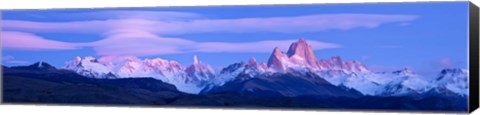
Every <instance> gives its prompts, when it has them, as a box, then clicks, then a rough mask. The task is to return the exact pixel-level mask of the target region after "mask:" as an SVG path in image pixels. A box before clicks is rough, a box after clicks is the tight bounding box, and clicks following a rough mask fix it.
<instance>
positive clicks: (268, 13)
mask: <svg viewBox="0 0 480 115" xmlns="http://www.w3.org/2000/svg"><path fill="white" fill-rule="evenodd" d="M467 20H468V2H443V3H442V2H437V3H383V4H318V5H270V6H268V5H267V6H213V7H164V8H115V9H55V10H12V11H3V12H2V28H1V29H2V33H4V34H2V51H3V52H2V53H3V54H2V57H3V59H2V64H3V65H7V66H15V65H26V64H30V63H34V62H36V61H39V60H43V61H47V62H49V63H51V64H53V65H54V66H57V67H62V66H63V65H64V63H65V62H66V61H68V60H72V59H74V57H75V56H95V57H101V56H106V55H134V56H138V57H140V58H154V57H160V58H164V59H169V60H176V61H178V62H180V63H181V64H184V65H188V64H191V63H192V61H193V60H192V57H193V55H197V56H198V57H199V59H200V60H201V61H202V62H204V63H208V64H210V65H212V66H214V67H216V68H221V67H225V66H227V65H229V64H232V63H234V62H239V61H247V60H248V59H249V58H250V57H255V58H257V60H258V61H267V59H268V57H269V56H270V53H271V51H273V48H272V47H275V46H278V47H281V48H282V50H283V51H285V52H286V48H287V47H288V44H289V43H291V42H293V41H295V40H297V39H299V38H305V39H307V42H309V43H311V44H312V46H313V47H314V49H315V54H316V56H317V57H318V58H320V59H325V58H330V57H332V56H341V57H342V58H344V59H345V60H358V61H361V62H362V63H364V64H365V65H366V66H367V67H369V68H371V69H373V70H374V71H391V70H395V69H401V68H403V67H409V68H412V69H414V71H416V72H418V73H435V72H438V71H440V69H441V68H450V67H456V68H467V64H468V62H467V42H468V38H467V37H468V35H467V31H468V21H467ZM19 38H24V39H19ZM137 38H141V39H137ZM267 41H268V42H267ZM27 42H30V43H27ZM266 43H268V45H265V44H266ZM125 44H129V45H125ZM191 44H196V45H194V46H193V45H191ZM198 44H199V45H198ZM279 45H281V46H279ZM215 46H229V47H227V48H224V47H215ZM230 46H231V47H230ZM242 46H243V47H242ZM249 47H250V49H249ZM252 48H253V49H259V50H252Z"/></svg>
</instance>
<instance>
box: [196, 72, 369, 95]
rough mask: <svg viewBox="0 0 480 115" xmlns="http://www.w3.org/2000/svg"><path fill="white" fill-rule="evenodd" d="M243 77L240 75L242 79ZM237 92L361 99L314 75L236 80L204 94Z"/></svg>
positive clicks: (349, 91) (289, 74) (279, 75)
mask: <svg viewBox="0 0 480 115" xmlns="http://www.w3.org/2000/svg"><path fill="white" fill-rule="evenodd" d="M241 76H242V75H240V77H241ZM221 92H235V93H239V94H244V95H253V96H267V97H296V96H303V95H315V96H318V97H351V98H354V97H359V96H361V95H362V94H361V93H360V92H358V91H355V90H349V89H346V88H342V87H336V86H334V85H332V84H330V83H329V82H327V81H325V80H324V79H322V78H320V77H318V76H316V75H314V74H309V73H307V74H292V73H285V74H280V73H278V74H273V75H269V76H262V77H256V78H251V79H245V80H241V79H239V80H234V81H231V82H227V83H226V84H225V85H223V86H220V87H216V88H213V89H212V90H210V91H208V92H203V93H221Z"/></svg>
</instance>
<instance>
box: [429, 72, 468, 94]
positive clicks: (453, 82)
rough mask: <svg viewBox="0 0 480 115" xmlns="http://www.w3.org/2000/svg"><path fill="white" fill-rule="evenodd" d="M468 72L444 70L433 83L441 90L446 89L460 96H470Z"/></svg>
mask: <svg viewBox="0 0 480 115" xmlns="http://www.w3.org/2000/svg"><path fill="white" fill-rule="evenodd" d="M468 76H469V74H468V70H466V69H458V68H454V69H443V70H442V71H441V72H440V74H439V75H438V77H437V78H436V79H434V80H433V81H432V83H434V84H436V85H437V87H439V88H445V89H448V90H450V91H452V92H455V93H457V94H460V95H468Z"/></svg>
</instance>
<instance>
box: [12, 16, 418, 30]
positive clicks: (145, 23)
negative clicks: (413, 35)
mask: <svg viewBox="0 0 480 115" xmlns="http://www.w3.org/2000/svg"><path fill="white" fill-rule="evenodd" d="M416 18H417V16H414V15H380V14H319V15H306V16H296V17H270V18H240V19H194V20H186V21H182V20H179V21H163V20H149V19H110V20H102V21H100V20H95V21H74V22H33V21H20V20H5V21H4V22H3V24H4V25H3V27H4V28H5V30H15V31H25V32H33V33H37V32H40V33H91V34H104V33H109V32H111V31H118V30H123V29H135V30H142V31H148V32H152V33H155V34H160V35H172V34H188V33H255V32H277V33H299V32H318V31H325V30H331V29H336V30H349V29H354V28H375V27H378V26H380V25H382V24H387V23H405V22H409V21H413V20H415V19H416Z"/></svg>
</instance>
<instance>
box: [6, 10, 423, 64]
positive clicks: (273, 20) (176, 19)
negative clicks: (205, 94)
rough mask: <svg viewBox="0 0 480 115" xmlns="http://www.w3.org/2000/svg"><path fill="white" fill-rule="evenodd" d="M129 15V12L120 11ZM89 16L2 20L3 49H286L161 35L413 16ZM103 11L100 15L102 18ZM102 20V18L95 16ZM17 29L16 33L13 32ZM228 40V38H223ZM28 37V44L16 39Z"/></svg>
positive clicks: (356, 24) (353, 24) (290, 29)
mask: <svg viewBox="0 0 480 115" xmlns="http://www.w3.org/2000/svg"><path fill="white" fill-rule="evenodd" d="M122 13H124V14H132V15H122ZM81 15H83V16H85V15H91V16H90V17H93V18H92V19H90V20H84V21H70V22H69V21H66V22H35V21H23V20H5V21H3V25H2V27H3V29H4V30H6V32H4V33H5V34H3V35H2V38H6V39H5V40H4V41H7V42H3V43H4V47H7V48H17V49H33V50H36V49H50V50H58V49H76V48H79V47H92V48H93V49H94V50H95V51H96V52H97V54H98V55H136V56H138V55H162V54H175V53H186V52H209V53H218V52H227V53H230V52H231V53H260V52H271V50H272V49H273V48H274V47H280V48H282V49H287V48H286V47H288V46H289V44H290V43H292V42H294V41H295V40H294V39H292V40H270V41H256V42H242V43H228V42H195V41H191V40H187V39H184V38H172V37H164V36H169V35H181V34H194V33H259V32H271V33H304V32H320V31H327V30H350V29H355V28H376V27H379V26H380V25H383V24H388V23H406V22H411V21H413V20H415V19H416V18H418V17H417V16H415V15H384V14H317V15H304V16H293V17H268V18H239V19H208V18H205V17H203V16H201V15H198V14H193V13H182V12H153V11H105V12H94V13H87V14H81ZM103 15H104V16H103ZM151 16H159V18H151ZM95 19H103V20H95ZM14 31H18V32H14ZM31 33H74V34H95V35H101V36H102V37H103V38H102V39H101V40H98V41H95V42H90V43H67V42H60V41H53V40H48V39H45V38H42V37H40V36H37V35H34V34H31ZM225 39H228V38H225ZM19 41H28V42H19ZM309 43H310V44H311V45H312V46H313V49H314V50H320V49H327V48H338V47H340V45H338V44H334V43H327V42H321V41H314V40H309Z"/></svg>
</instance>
